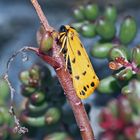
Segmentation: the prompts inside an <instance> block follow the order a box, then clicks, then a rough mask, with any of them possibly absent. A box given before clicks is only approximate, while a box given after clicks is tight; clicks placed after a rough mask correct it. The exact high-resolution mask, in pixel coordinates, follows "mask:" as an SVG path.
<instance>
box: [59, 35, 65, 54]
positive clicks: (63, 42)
mask: <svg viewBox="0 0 140 140" xmlns="http://www.w3.org/2000/svg"><path fill="white" fill-rule="evenodd" d="M66 39H67V38H66V37H65V38H64V39H63V41H62V46H61V49H60V50H59V53H58V54H60V53H61V52H62V50H63V49H64V48H65V45H66Z"/></svg>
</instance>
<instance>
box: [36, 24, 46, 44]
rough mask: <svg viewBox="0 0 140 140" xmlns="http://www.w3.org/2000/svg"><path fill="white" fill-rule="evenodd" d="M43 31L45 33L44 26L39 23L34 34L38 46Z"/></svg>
mask: <svg viewBox="0 0 140 140" xmlns="http://www.w3.org/2000/svg"><path fill="white" fill-rule="evenodd" d="M45 33H46V31H45V29H44V27H43V26H42V25H41V26H40V28H39V30H38V31H37V34H36V40H37V44H38V46H40V42H41V39H42V37H43V35H44V34H45Z"/></svg>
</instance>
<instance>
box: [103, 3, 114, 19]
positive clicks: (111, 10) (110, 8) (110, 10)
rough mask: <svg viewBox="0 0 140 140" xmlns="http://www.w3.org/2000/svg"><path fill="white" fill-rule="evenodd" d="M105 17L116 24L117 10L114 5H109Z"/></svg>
mask: <svg viewBox="0 0 140 140" xmlns="http://www.w3.org/2000/svg"><path fill="white" fill-rule="evenodd" d="M104 13H105V14H104V16H105V18H106V19H107V20H109V21H111V22H115V21H116V19H117V9H116V7H115V6H114V5H112V4H109V5H108V6H107V7H106V9H105V12H104Z"/></svg>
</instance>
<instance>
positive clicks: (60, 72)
mask: <svg viewBox="0 0 140 140" xmlns="http://www.w3.org/2000/svg"><path fill="white" fill-rule="evenodd" d="M31 2H32V4H33V6H34V8H35V10H36V12H37V14H38V16H39V19H40V21H41V23H42V25H43V27H44V29H45V31H46V33H47V32H52V31H54V28H53V27H51V26H50V25H49V23H48V21H47V19H46V17H45V15H44V14H43V12H42V10H41V8H40V5H39V3H38V1H37V0H31ZM59 48H60V46H58V45H57V43H56V41H54V44H53V48H52V50H51V51H52V52H51V54H52V55H51V56H48V55H44V54H42V53H41V52H40V51H39V49H32V50H33V51H35V52H36V53H37V54H38V55H39V56H40V57H41V58H42V59H43V60H44V61H45V62H47V63H48V64H50V65H51V66H52V67H53V68H54V69H55V71H56V74H57V77H58V79H59V81H60V84H61V86H62V87H63V89H64V92H65V95H66V98H67V100H68V102H69V104H70V106H71V108H72V110H73V113H74V116H75V119H76V122H77V125H78V127H79V129H80V132H81V137H82V139H83V140H94V139H95V138H94V133H93V131H92V128H91V125H90V122H89V119H88V116H87V113H86V110H85V108H84V105H83V103H82V102H81V100H80V99H79V98H78V97H77V95H76V91H75V89H74V87H73V82H72V79H71V75H70V73H69V72H68V71H67V70H66V69H65V60H64V58H63V56H62V54H61V53H59Z"/></svg>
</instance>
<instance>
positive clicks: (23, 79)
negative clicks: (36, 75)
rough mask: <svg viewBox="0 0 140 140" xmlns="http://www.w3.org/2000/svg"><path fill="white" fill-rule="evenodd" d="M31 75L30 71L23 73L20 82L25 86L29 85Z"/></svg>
mask: <svg viewBox="0 0 140 140" xmlns="http://www.w3.org/2000/svg"><path fill="white" fill-rule="evenodd" d="M29 79H30V74H29V71H23V72H21V73H20V80H21V82H22V83H23V84H24V85H29Z"/></svg>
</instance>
